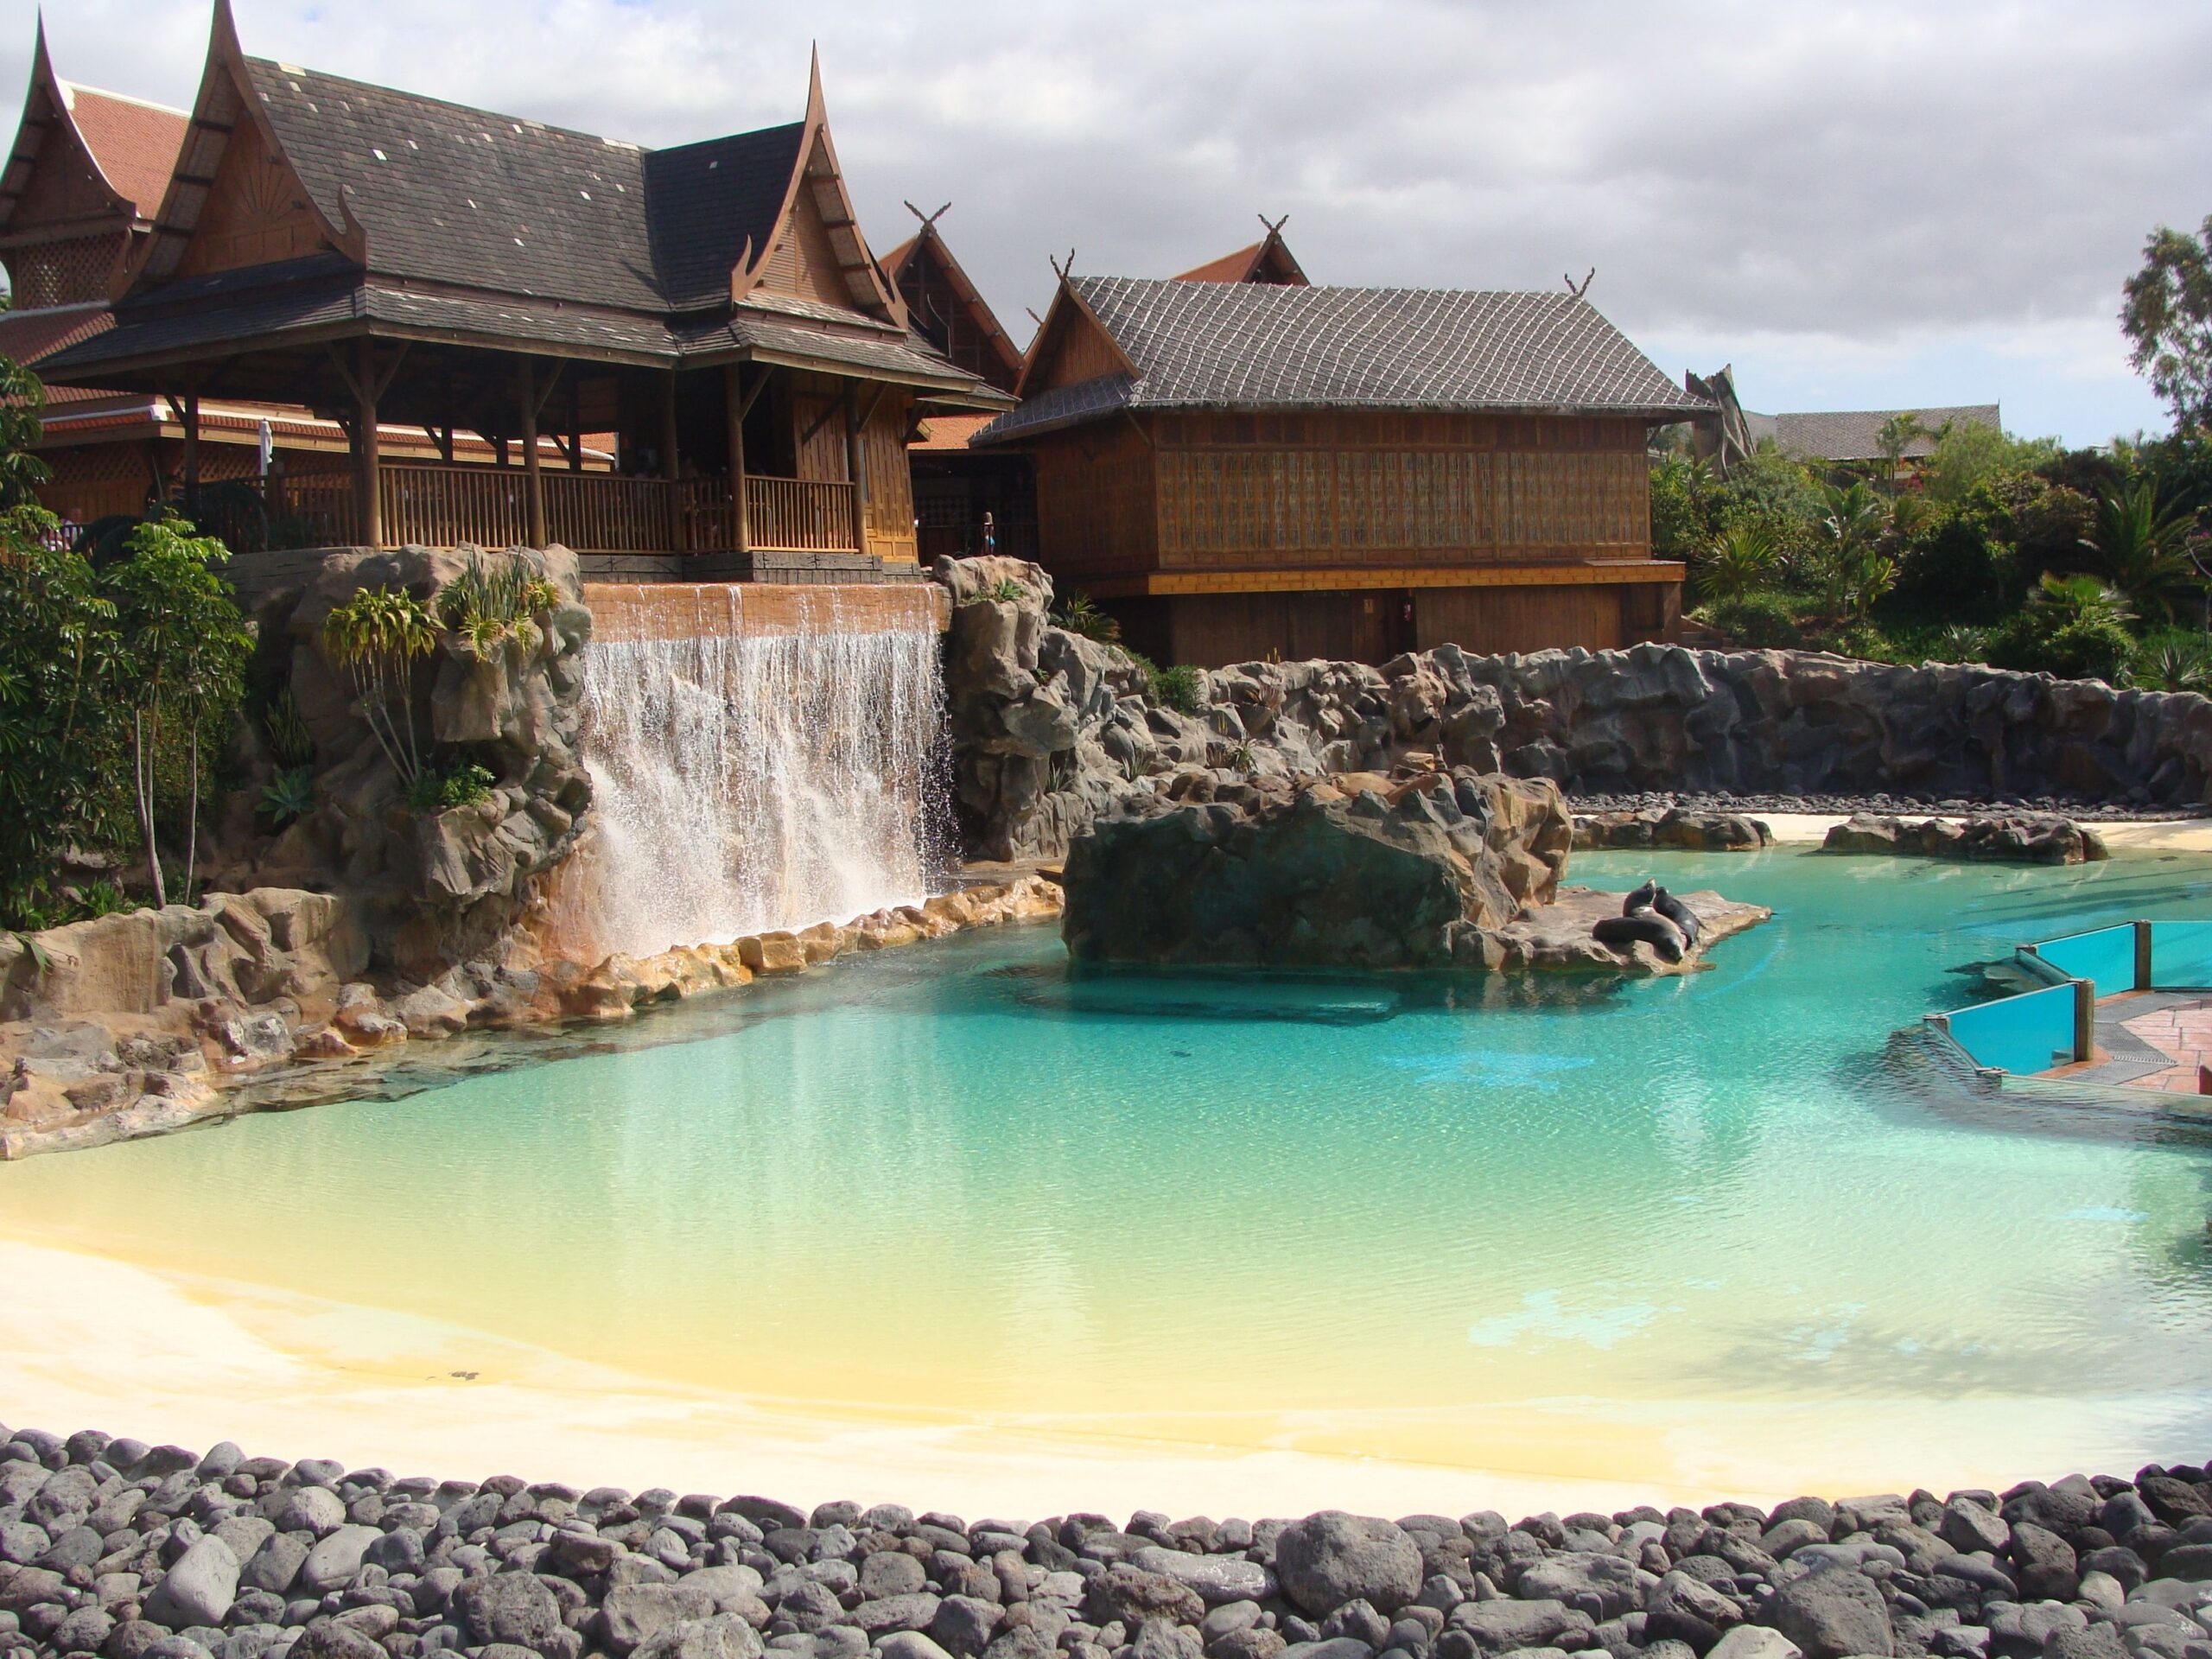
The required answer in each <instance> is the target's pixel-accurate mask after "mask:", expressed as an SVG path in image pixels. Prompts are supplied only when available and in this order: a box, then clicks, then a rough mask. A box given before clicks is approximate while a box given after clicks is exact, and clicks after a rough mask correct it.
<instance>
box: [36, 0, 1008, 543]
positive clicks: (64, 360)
mask: <svg viewBox="0 0 2212 1659" xmlns="http://www.w3.org/2000/svg"><path fill="white" fill-rule="evenodd" d="M111 295H112V298H113V305H112V311H113V323H112V326H111V327H105V328H104V329H102V330H100V331H99V332H98V333H96V334H92V335H91V336H90V337H88V338H85V339H82V340H76V341H74V342H73V343H70V344H68V345H67V346H63V347H62V348H60V349H59V350H57V351H55V352H53V353H50V354H49V355H48V356H46V357H44V358H42V359H40V360H39V361H38V363H37V364H36V366H37V367H38V368H39V370H40V372H41V374H43V375H47V376H48V377H51V378H56V379H60V380H62V381H65V382H67V383H68V384H72V385H89V386H96V387H100V388H104V389H109V390H113V391H125V392H135V393H141V394H151V395H153V396H155V397H165V398H174V399H175V401H176V404H177V406H178V409H179V410H180V412H181V415H182V416H183V428H184V438H183V442H184V447H185V450H186V454H187V456H188V461H187V470H188V472H189V471H191V470H192V468H193V466H194V459H193V458H194V456H195V455H196V452H197V450H198V448H199V445H200V442H201V437H202V434H201V432H200V423H201V419H202V411H203V410H204V409H205V408H206V407H207V403H208V401H209V400H213V399H245V400H256V399H259V400H275V401H280V402H287V403H296V404H303V405H305V406H307V407H308V408H309V409H311V410H314V411H315V413H316V414H317V415H318V416H323V417H327V418H328V419H331V420H334V421H335V422H337V423H339V424H340V427H341V428H342V429H343V430H344V432H345V434H346V440H347V461H348V465H347V467H346V469H345V471H344V472H343V473H341V474H334V475H309V476H307V477H294V478H288V479H284V480H280V481H273V482H272V483H271V485H270V490H271V493H272V496H276V495H278V494H280V493H281V495H282V497H283V499H281V500H278V499H272V500H271V502H270V507H271V513H272V517H277V516H279V515H280V514H281V516H283V518H289V519H291V520H295V521H304V522H306V523H307V524H310V525H311V526H312V527H313V539H314V540H315V542H316V543H318V544H330V545H355V544H360V545H383V546H393V545H399V544H402V543H415V542H420V543H431V544H450V543H456V542H464V541H467V542H477V543H485V544H487V545H509V544H515V543H521V544H527V545H533V546H537V545H544V544H546V543H555V542H557V543H563V544H565V545H567V546H569V547H570V548H573V549H574V550H576V551H577V552H578V553H580V554H582V555H584V556H585V557H586V561H587V567H588V569H592V570H593V571H594V573H595V574H599V575H629V576H635V577H639V578H641V579H649V578H653V577H666V576H675V575H679V574H681V575H684V576H686V577H690V578H693V579H700V578H707V579H715V578H741V577H747V576H775V577H777V578H779V579H786V580H788V579H793V578H805V579H817V580H819V579H824V578H830V579H835V578H841V577H861V578H865V577H868V576H871V575H878V574H880V573H881V572H882V571H884V570H885V569H892V570H894V571H895V570H896V569H898V568H899V567H900V566H906V567H907V568H910V569H911V567H912V563H913V561H914V559H915V555H916V545H915V533H914V520H913V509H912V493H911V487H910V484H909V479H908V473H907V467H906V454H905V443H906V437H907V435H908V433H909V430H910V428H911V425H912V422H913V420H914V419H915V417H916V416H917V415H918V414H921V413H927V412H929V411H931V410H991V409H995V408H1003V407H1005V406H1006V405H1007V404H1008V403H1010V402H1011V399H1010V398H1009V397H1007V394H1006V393H1004V392H1001V391H998V390H996V389H995V388H994V387H992V386H991V385H988V384H987V383H986V382H985V381H984V380H983V379H982V378H980V377H978V376H976V375H975V374H973V373H970V372H968V371H966V370H963V369H961V368H959V367H957V366H955V365H954V364H952V363H951V362H950V361H948V360H947V359H946V358H945V357H944V355H943V354H942V353H939V352H938V351H937V350H936V349H935V348H933V347H932V346H930V345H929V343H928V342H927V341H926V340H923V339H922V338H920V337H919V336H918V335H917V334H914V333H913V332H912V329H911V328H910V327H909V326H908V322H907V316H906V306H905V304H904V302H903V301H902V300H901V298H900V296H899V293H898V291H897V290H896V289H894V288H893V286H892V285H891V283H889V282H888V281H887V278H886V277H885V276H884V274H883V272H882V270H880V268H879V267H878V265H877V264H876V262H875V260H874V257H873V256H872V255H871V254H870V253H869V251H868V245H867V243H866V241H865V240H864V238H862V236H861V231H860V227H859V226H858V224H857V223H856V222H855V217H854V214H853V211H852V204H851V200H850V198H849V194H848V193H847V191H846V188H845V185H844V181H843V177H842V173H841V172H840V170H839V168H838V164H837V158H836V147H835V145H834V143H832V141H831V137H830V133H829V121H828V117H827V114H826V111H825V110H824V106H823V96H822V86H821V78H820V73H819V69H818V66H817V68H816V70H815V72H814V73H813V74H812V75H811V76H810V83H809V86H808V92H807V101H806V110H805V114H804V118H802V119H801V120H799V121H798V122H794V123H792V124H789V125H786V126H781V127H774V128H768V129H764V130H760V131H755V132H747V133H740V134H736V135H734V136H731V137H723V138H716V139H710V140H708V141H705V142H703V143H694V144H688V145H683V146H681V147H678V148H675V149H660V150H647V149H642V148H640V147H639V146H637V145H634V144H628V143H620V142H618V141H616V140H613V139H607V138H601V137H597V136H595V135H592V134H588V133H582V132H576V131H572V130H566V129H563V128H557V127H551V126H548V125H545V124H543V123H539V122H536V121H531V120H526V119H523V118H515V117H510V116H503V115H495V114H493V113H490V112H488V111H480V110H473V109H468V108H466V107H463V106H461V105H453V104H448V103H443V102H441V101H439V100H436V99H429V98H423V97H420V96H417V95H416V94H412V93H408V92H396V91H393V90H391V89H389V88H385V87H380V86H368V85H365V84H364V83H361V82H359V81H353V80H346V79H340V78H339V77H337V76H334V75H327V74H323V73H319V72H315V71H311V70H307V69H302V68H298V67H294V66H291V65H288V64H279V63H274V62H270V61H267V60H260V59H255V58H250V57H248V56H247V55H246V54H245V52H244V51H243V49H242V48H240V45H239V42H238V35H237V32H236V29H235V27H234V25H233V23H232V18H231V15H230V12H229V9H228V5H227V3H221V0H219V4H218V6H217V10H216V14H215V24H214V30H213V40H212V41H211V44H210V47H209V51H208V57H207V68H206V71H205V73H204V75H203V77H202V79H201V83H200V92H199V95H198V98H197V99H196V101H195V103H194V108H193V111H192V114H191V118H190V122H189V125H188V130H187V132H186V134H185V136H184V138H183V140H182V143H181V148H180V149H179V152H178V155H177V158H176V162H175V168H174V170H173V172H172V173H171V175H170V176H169V178H168V183H167V187H166V189H165V191H164V192H163V194H162V200H161V205H160V207H159V209H158V211H157V212H156V213H155V214H154V215H153V217H152V219H151V220H150V223H149V226H147V228H146V229H145V231H144V232H143V234H141V235H140V236H139V237H138V239H137V245H136V246H135V248H134V250H133V251H132V252H131V255H130V258H129V260H128V261H127V263H126V264H125V266H124V269H123V270H121V271H119V272H118V275H117V277H116V278H115V280H114V283H113V284H112V287H111ZM396 425H397V426H406V427H410V428H412V429H416V431H418V432H420V433H421V434H423V437H424V438H425V440H426V441H427V442H429V445H430V446H431V447H432V448H433V450H434V451H435V459H432V460H429V461H413V460H408V461H395V460H393V459H392V458H391V457H389V456H388V455H386V454H385V452H384V448H385V447H384V442H383V440H384V435H385V433H386V432H387V431H389V430H390V429H391V428H392V427H394V426H396ZM602 433H603V434H607V435H609V447H610V448H611V450H612V466H611V467H609V468H608V469H607V470H604V471H594V469H593V467H592V462H591V456H590V446H589V445H588V444H587V442H586V438H587V435H591V434H602ZM469 434H474V435H478V436H479V437H480V440H481V442H482V444H483V446H484V448H483V450H482V453H483V454H486V456H487V461H486V462H485V463H480V464H471V463H470V461H469V459H468V455H467V453H466V451H467V435H469ZM549 455H550V456H552V457H556V458H557V460H556V463H555V464H551V465H548V464H546V463H547V458H548V457H549Z"/></svg>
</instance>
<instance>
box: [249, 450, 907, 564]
mask: <svg viewBox="0 0 2212 1659" xmlns="http://www.w3.org/2000/svg"><path fill="white" fill-rule="evenodd" d="M540 480H541V486H542V488H543V493H544V503H545V505H544V513H545V533H544V539H545V540H546V541H547V542H549V543H559V544H561V545H562V546H563V547H567V548H569V549H570V550H573V551H575V552H577V553H588V554H633V553H645V554H670V553H675V554H717V553H737V552H749V553H767V554H775V553H789V554H846V555H857V554H859V553H861V551H863V550H862V549H861V546H860V545H859V542H858V539H857V537H856V536H855V512H854V501H853V486H851V485H850V484H842V483H827V482H821V481H817V480H811V479H797V478H759V477H748V478H747V479H746V480H745V518H744V521H743V523H742V524H740V522H739V520H738V517H737V514H736V513H735V512H734V510H733V506H734V504H733V502H732V499H731V496H730V490H729V486H728V483H727V482H726V481H724V480H719V479H683V480H671V479H658V478H626V477H622V476H620V475H618V474H611V473H575V472H557V471H551V470H548V471H546V472H544V473H543V474H540ZM529 488H530V486H529V475H528V474H526V473H525V472H524V470H523V469H522V468H521V467H446V466H424V465H416V464H413V463H407V464H397V463H388V464H385V465H383V466H379V467H378V468H377V504H378V516H379V517H380V518H381V519H382V521H383V522H382V526H381V528H382V532H383V533H382V537H381V540H382V542H383V544H384V545H385V546H386V547H404V546H406V545H408V544H410V543H420V544H423V545H425V546H431V547H451V546H454V545H455V544H457V543H463V542H473V543H476V544H477V545H478V546H480V547H514V546H526V545H528V544H529V543H530V542H531V524H530V520H531V512H530V495H529ZM267 505H268V510H269V515H270V521H271V527H272V531H274V532H275V533H276V534H277V536H280V537H283V539H284V540H285V541H287V542H289V543H292V544H294V545H308V544H317V545H322V546H329V547H346V546H359V544H360V543H361V540H362V537H361V532H360V516H361V515H360V512H359V502H358V499H357V496H356V493H355V491H354V487H353V476H352V474H348V473H320V474H307V475H302V476H300V477H296V478H289V479H283V480H271V481H270V487H269V490H268V502H267Z"/></svg>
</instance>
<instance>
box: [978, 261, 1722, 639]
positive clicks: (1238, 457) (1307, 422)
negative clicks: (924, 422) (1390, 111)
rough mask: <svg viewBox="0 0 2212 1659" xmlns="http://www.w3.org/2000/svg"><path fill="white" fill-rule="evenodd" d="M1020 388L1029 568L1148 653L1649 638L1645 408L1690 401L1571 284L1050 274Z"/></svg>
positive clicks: (1677, 578)
mask: <svg viewBox="0 0 2212 1659" xmlns="http://www.w3.org/2000/svg"><path fill="white" fill-rule="evenodd" d="M1018 390H1019V391H1020V395H1021V399H1022V401H1021V405H1020V408H1019V409H1017V410H1014V411H1013V412H1012V413H1011V414H1008V415H1006V416H1001V417H1000V418H999V419H998V420H996V421H995V422H993V423H991V424H990V425H989V426H988V427H986V428H985V429H983V430H982V431H981V432H980V433H978V434H977V435H976V438H975V441H974V442H975V443H976V447H978V448H989V447H995V446H1007V445H1012V446H1018V447H1020V448H1023V449H1025V450H1027V452H1028V453H1029V454H1032V455H1033V458H1034V461H1035V465H1036V469H1037V502H1038V525H1039V548H1040V553H1041V558H1042V563H1044V564H1045V565H1046V568H1047V569H1050V570H1051V571H1052V574H1053V575H1054V576H1055V577H1057V578H1058V579H1059V581H1060V582H1061V583H1062V585H1063V586H1064V587H1073V588H1081V589H1083V590H1084V591H1085V592H1087V593H1088V594H1090V595H1091V596H1092V597H1093V598H1094V599H1095V600H1096V601H1099V602H1100V603H1101V604H1102V606H1103V607H1104V608H1105V609H1107V610H1108V611H1109V612H1110V613H1113V614H1115V615H1116V617H1117V618H1118V619H1119V620H1121V622H1122V628H1123V631H1124V634H1125V637H1126V638H1128V640H1129V642H1130V643H1131V644H1132V645H1135V646H1136V647H1137V648H1138V649H1140V650H1142V651H1144V652H1147V653H1149V654H1151V655H1153V656H1154V657H1156V658H1160V659H1161V660H1163V661H1173V662H1178V663H1193V664H1206V665H1214V664H1223V663H1230V662H1239V661H1246V660H1250V659H1255V658H1263V657H1266V656H1268V655H1270V654H1276V655H1281V656H1283V657H1289V658H1303V657H1337V658H1357V659H1361V660H1364V661H1368V662H1380V661H1383V660H1386V659H1387V658H1389V657H1391V656H1393V655H1395V654H1396V653H1397V652H1401V651H1404V650H1408V649H1424V648H1427V647H1428V646H1432V645H1438V644H1441V643H1443V642H1446V641H1452V642H1456V643H1457V644H1459V645H1462V646H1464V647H1465V648H1466V649H1468V650H1470V651H1475V652H1503V651H1521V650H1532V649H1535V648H1538V647H1542V646H1551V645H1584V646H1587V647H1591V648H1593V649H1596V648H1603V647H1609V646H1618V645H1625V644H1629V643H1631V642H1633V641H1636V640H1639V639H1663V638H1666V637H1668V636H1669V634H1670V632H1672V631H1673V630H1674V629H1675V627H1676V626H1678V623H1679V620H1680V615H1681V597H1680V595H1681V581H1682V575H1683V568H1682V567H1681V565H1680V564H1676V563H1669V562H1665V561H1659V560H1655V559H1653V558H1652V556H1651V538H1650V498H1649V467H1648V463H1647V461H1646V457H1645V450H1646V439H1647V434H1648V432H1649V429H1650V428H1651V427H1653V426H1655V425H1660V424H1665V423H1672V422H1675V421H1680V420H1683V419H1686V418H1688V417H1689V416H1691V415H1693V414H1695V413H1699V412H1702V411H1704V410H1706V408H1707V405H1706V404H1704V403H1703V402H1702V401H1701V400H1700V399H1697V398H1694V397H1691V396H1690V395H1688V393H1686V392H1684V391H1682V390H1681V389H1680V388H1679V387H1677V386H1675V385H1674V384H1673V383H1672V382H1671V381H1670V380H1669V379H1668V378H1667V377H1666V376H1665V375H1663V374H1662V373H1661V372H1659V370H1658V369H1657V368H1656V367H1655V366H1654V365H1652V364H1651V362H1650V361H1649V359H1647V358H1645V357H1644V356H1643V353H1640V352H1638V351H1637V349H1636V347H1635V346H1633V345H1631V344H1630V342H1629V341H1628V340H1627V339H1625V338H1624V336H1623V335H1622V334H1620V332H1619V331H1618V329H1616V328H1615V327H1613V326H1612V325H1611V323H1610V322H1608V321H1606V320H1605V318H1604V317H1603V316H1601V315H1599V313H1598V311H1597V309H1596V308H1594V307H1592V305H1590V304H1589V303H1588V302H1586V301H1585V300H1583V299H1581V298H1580V297H1578V296H1572V295H1567V294H1511V293H1473V292H1448V291H1437V290H1426V289H1360V288H1326V287H1313V286H1300V285H1296V284H1287V283H1268V282H1260V283H1255V282H1243V281H1236V282H1230V281H1212V282H1209V281H1195V282H1183V281H1166V282H1160V281H1148V280H1141V279H1137V278H1131V277H1073V276H1068V277H1064V278H1063V279H1062V282H1061V283H1060V287H1059V289H1058V293H1057V294H1056V296H1054V299H1053V302H1052V308H1051V309H1050V310H1049V311H1048V312H1047V313H1046V317H1045V321H1044V325H1043V327H1041V328H1040V329H1039V334H1038V338H1037V340H1035V341H1034V342H1033V344H1032V346H1030V349H1029V353H1028V355H1027V359H1026V360H1025V362H1024V364H1023V366H1022V374H1021V380H1020V385H1019V388H1018Z"/></svg>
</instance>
